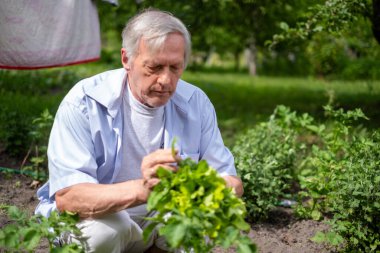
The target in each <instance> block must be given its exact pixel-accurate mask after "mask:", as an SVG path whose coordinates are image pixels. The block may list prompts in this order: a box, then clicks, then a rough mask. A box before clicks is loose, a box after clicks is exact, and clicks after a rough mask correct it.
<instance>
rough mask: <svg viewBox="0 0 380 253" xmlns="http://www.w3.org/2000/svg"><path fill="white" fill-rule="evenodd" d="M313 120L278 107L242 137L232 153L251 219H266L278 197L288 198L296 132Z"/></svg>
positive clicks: (298, 149)
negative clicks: (267, 118) (241, 181)
mask: <svg viewBox="0 0 380 253" xmlns="http://www.w3.org/2000/svg"><path fill="white" fill-rule="evenodd" d="M311 121H312V119H311V117H310V116H308V115H307V114H304V115H301V116H298V115H296V113H295V112H291V111H290V109H289V108H287V107H285V106H278V107H277V108H276V109H275V111H274V113H273V114H272V115H271V116H270V118H269V121H268V122H263V123H261V124H259V125H257V126H256V127H255V128H253V129H250V130H248V131H247V132H246V133H245V134H243V135H241V136H240V137H239V138H238V139H237V141H236V144H235V146H234V147H233V149H232V152H233V154H234V156H235V164H236V168H237V171H238V173H239V175H240V176H241V178H242V180H243V184H244V196H243V198H244V200H245V202H246V205H247V210H248V214H249V217H250V219H252V220H255V221H256V220H260V219H265V218H266V217H267V216H268V213H269V211H270V210H272V209H273V208H274V207H275V206H276V205H277V203H278V202H279V200H280V199H281V198H289V197H291V196H290V195H288V194H286V192H289V191H290V190H291V189H290V188H291V186H292V182H294V181H295V177H296V176H295V173H296V164H297V161H298V159H299V158H298V156H300V155H302V150H303V149H304V148H305V147H304V146H302V145H300V144H299V141H298V135H299V133H298V130H299V129H300V128H301V126H305V125H309V124H310V122H311Z"/></svg>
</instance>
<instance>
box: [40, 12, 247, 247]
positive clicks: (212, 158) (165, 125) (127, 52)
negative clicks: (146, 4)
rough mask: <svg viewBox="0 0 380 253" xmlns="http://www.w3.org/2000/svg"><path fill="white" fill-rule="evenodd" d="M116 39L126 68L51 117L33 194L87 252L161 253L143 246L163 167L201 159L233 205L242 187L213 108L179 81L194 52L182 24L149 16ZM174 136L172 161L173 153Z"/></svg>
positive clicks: (92, 81) (86, 85)
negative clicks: (77, 232)
mask: <svg viewBox="0 0 380 253" xmlns="http://www.w3.org/2000/svg"><path fill="white" fill-rule="evenodd" d="M122 38H123V48H122V49H121V61H122V65H123V68H121V69H117V70H112V71H108V72H105V73H101V74H99V75H96V76H93V77H90V78H87V79H84V80H82V81H80V82H79V83H78V84H76V85H75V86H74V87H73V88H72V89H71V91H70V92H69V93H68V94H67V96H66V97H65V98H64V100H63V101H62V103H61V105H60V107H59V109H58V111H57V114H56V117H55V121H54V125H53V128H52V131H51V135H50V140H49V147H48V157H49V181H48V182H47V183H46V184H45V185H44V186H42V187H41V188H40V189H39V191H38V197H39V199H40V204H39V205H38V207H37V209H36V213H40V214H43V215H45V216H48V215H49V214H50V212H51V211H52V210H59V211H71V212H76V213H78V214H79V215H80V217H81V218H82V220H81V222H79V223H78V227H79V228H80V229H81V231H82V233H83V236H84V237H86V238H88V239H87V247H86V251H87V252H107V253H108V252H124V251H125V252H165V250H168V249H167V248H166V245H165V241H164V240H163V238H160V237H158V235H157V234H156V235H153V236H152V238H150V241H149V242H148V243H144V242H143V240H142V230H143V229H144V227H145V226H146V220H145V219H144V217H147V216H150V215H152V214H151V213H147V210H146V201H147V199H148V196H149V193H150V191H151V190H152V187H154V186H155V185H156V184H157V183H158V182H159V180H158V179H157V177H156V170H157V169H158V168H159V167H164V168H166V169H169V170H175V169H176V168H175V162H176V159H178V158H180V157H182V158H185V157H190V158H192V159H194V160H196V161H198V160H200V159H204V160H207V161H208V163H209V164H210V165H211V166H212V167H213V168H215V169H216V170H217V171H218V173H219V174H220V175H221V176H222V177H223V178H224V179H225V181H226V185H227V186H228V187H232V188H234V189H235V192H236V194H237V195H238V196H241V195H242V193H243V187H242V183H241V180H240V179H239V178H238V177H237V176H236V170H235V167H234V160H233V157H232V155H231V153H230V151H229V150H228V149H227V148H226V147H225V146H224V144H223V141H222V138H221V135H220V132H219V129H218V126H217V121H216V115H215V111H214V108H213V106H212V104H211V102H210V101H209V99H208V98H207V96H206V95H205V94H204V93H203V92H202V91H201V90H200V89H199V88H196V87H195V86H193V85H191V84H188V83H186V82H184V81H182V80H180V77H181V75H182V73H183V71H184V69H185V67H186V64H187V61H188V59H189V56H190V50H191V42H190V35H189V32H188V31H187V29H186V27H185V26H184V24H183V23H182V22H181V21H180V20H179V19H177V18H176V17H174V16H173V15H171V14H169V13H166V12H162V11H159V10H146V11H144V12H142V13H140V14H138V15H136V16H135V17H134V18H132V19H131V20H130V21H129V22H128V23H127V25H126V27H125V28H124V30H123V33H122ZM174 137H178V142H177V148H178V150H177V156H178V157H173V155H172V154H171V150H170V145H171V143H172V141H173V138H174ZM65 241H66V242H67V241H75V238H71V237H70V235H69V236H66V237H65Z"/></svg>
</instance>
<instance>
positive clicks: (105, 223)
mask: <svg viewBox="0 0 380 253" xmlns="http://www.w3.org/2000/svg"><path fill="white" fill-rule="evenodd" d="M152 215H153V213H150V214H149V215H148V216H152ZM148 225H149V221H146V220H145V219H144V218H142V217H138V216H134V217H130V215H129V213H128V212H127V211H120V212H118V213H114V214H110V215H107V216H105V217H103V218H100V219H92V220H84V221H81V222H80V223H78V225H77V226H78V228H79V229H80V230H81V232H82V237H83V238H85V241H86V247H85V249H86V250H85V251H86V252H91V253H120V252H128V253H142V252H144V251H146V250H147V249H148V248H150V247H151V246H152V245H153V244H155V245H156V246H157V247H158V248H160V249H163V250H166V251H169V248H167V246H166V243H165V239H164V238H163V237H158V234H157V231H154V232H153V233H152V235H151V237H150V238H149V241H148V242H147V243H144V241H143V238H142V232H143V229H144V228H146V227H147V226H148ZM64 237H66V238H61V239H63V241H64V242H65V243H72V242H75V243H79V241H78V240H77V238H75V237H73V236H72V235H69V236H64Z"/></svg>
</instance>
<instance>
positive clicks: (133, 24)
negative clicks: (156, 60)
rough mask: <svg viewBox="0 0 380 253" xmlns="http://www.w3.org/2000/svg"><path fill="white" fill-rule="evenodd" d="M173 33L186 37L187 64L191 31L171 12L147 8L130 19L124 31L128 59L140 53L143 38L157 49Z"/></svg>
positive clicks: (124, 46) (124, 45)
mask: <svg viewBox="0 0 380 253" xmlns="http://www.w3.org/2000/svg"><path fill="white" fill-rule="evenodd" d="M171 33H180V34H181V35H182V36H183V38H184V39H185V55H184V63H185V66H184V67H186V65H187V63H188V61H189V58H190V53H191V38H190V33H189V31H188V30H187V29H186V27H185V25H184V24H183V23H182V21H181V20H179V19H178V18H176V17H174V16H173V15H172V14H171V13H169V12H164V11H160V10H154V9H147V10H145V11H143V12H141V13H140V14H137V15H136V16H134V17H133V18H132V19H131V20H129V21H128V23H127V24H126V26H125V28H124V29H123V32H122V39H123V48H125V50H126V51H127V57H128V61H129V60H132V61H133V59H134V57H135V56H136V54H137V53H138V52H137V50H138V46H139V43H140V40H141V39H144V41H146V43H147V45H148V47H149V48H150V49H152V50H157V49H159V48H160V47H162V45H163V43H164V42H165V40H166V38H167V36H168V35H169V34H171Z"/></svg>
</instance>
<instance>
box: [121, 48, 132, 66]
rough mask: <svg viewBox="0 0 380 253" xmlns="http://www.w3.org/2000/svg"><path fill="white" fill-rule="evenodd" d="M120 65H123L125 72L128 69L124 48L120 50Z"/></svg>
mask: <svg viewBox="0 0 380 253" xmlns="http://www.w3.org/2000/svg"><path fill="white" fill-rule="evenodd" d="M121 64H123V67H124V68H125V69H126V70H129V69H130V67H129V64H128V56H127V50H125V48H122V49H121Z"/></svg>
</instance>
